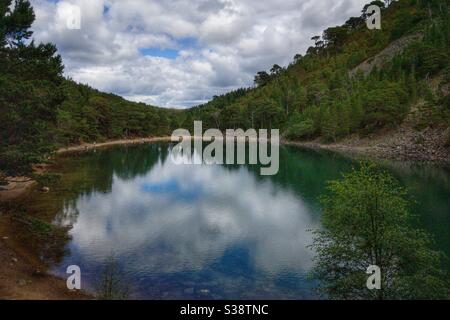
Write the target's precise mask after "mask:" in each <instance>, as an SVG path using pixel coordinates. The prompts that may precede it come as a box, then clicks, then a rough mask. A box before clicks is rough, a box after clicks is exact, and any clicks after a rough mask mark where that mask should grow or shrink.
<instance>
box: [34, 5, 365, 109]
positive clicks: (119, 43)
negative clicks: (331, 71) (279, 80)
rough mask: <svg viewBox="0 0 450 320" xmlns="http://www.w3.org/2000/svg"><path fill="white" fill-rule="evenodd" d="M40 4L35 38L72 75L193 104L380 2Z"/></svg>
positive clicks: (163, 101)
mask: <svg viewBox="0 0 450 320" xmlns="http://www.w3.org/2000/svg"><path fill="white" fill-rule="evenodd" d="M30 2H31V3H32V5H33V7H34V10H35V13H36V21H35V23H34V24H33V26H32V29H33V30H34V39H35V40H36V41H38V42H52V43H54V44H56V46H57V48H58V50H59V53H60V54H61V56H62V58H63V61H64V64H65V75H66V76H68V77H71V78H72V79H73V80H75V81H77V82H81V83H85V84H89V85H90V86H92V87H94V88H96V89H99V90H102V91H105V92H112V93H115V94H118V95H120V96H122V97H124V98H125V99H128V100H131V101H139V102H145V103H148V104H152V105H157V106H161V107H172V108H187V107H191V106H194V105H198V104H201V103H204V102H206V101H208V100H210V99H211V98H212V97H213V96H214V95H219V94H223V93H226V92H228V91H231V90H234V89H237V88H240V87H249V86H252V85H253V79H254V75H255V74H256V73H257V72H258V71H261V70H269V69H270V68H271V67H272V66H273V65H274V64H275V63H276V64H279V65H281V66H286V65H288V64H289V62H291V61H292V60H293V57H294V55H295V54H297V53H301V54H304V53H305V51H306V49H307V48H308V47H309V46H311V45H312V44H313V42H312V41H311V40H310V38H311V37H312V36H314V35H320V34H321V33H322V31H323V30H324V29H326V28H327V27H331V26H336V25H340V24H342V23H344V22H345V21H346V20H347V19H348V18H349V17H351V16H359V15H360V12H361V9H362V7H363V6H364V4H365V3H367V2H370V1H369V0H239V1H238V0H127V1H125V0H60V1H55V0H31V1H30ZM77 10H78V11H77ZM77 12H79V13H80V18H81V19H79V21H80V24H79V27H80V28H78V24H77V22H76V21H77V19H76V14H77Z"/></svg>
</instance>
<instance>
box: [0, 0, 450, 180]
mask: <svg viewBox="0 0 450 320" xmlns="http://www.w3.org/2000/svg"><path fill="white" fill-rule="evenodd" d="M372 4H377V5H379V6H380V7H382V8H383V10H382V30H369V29H368V28H367V27H366V24H365V19H366V18H367V12H366V11H367V8H368V5H367V6H365V7H364V9H363V11H362V15H361V16H359V17H351V18H349V19H348V21H347V22H346V23H345V24H344V25H342V26H336V27H331V28H328V29H326V30H325V31H324V32H323V34H322V35H321V36H315V37H313V38H312V41H313V42H314V45H313V46H311V47H310V48H309V49H308V51H307V53H306V54H305V55H304V56H302V55H300V54H297V55H296V56H295V57H294V61H293V62H292V63H291V64H290V65H289V66H287V67H286V68H283V67H280V66H279V65H274V66H273V67H272V68H271V70H270V71H269V72H266V71H261V72H258V74H257V75H256V76H255V86H254V87H252V88H242V89H238V90H236V91H233V92H230V93H228V94H225V95H222V96H217V97H214V99H212V100H211V101H210V102H209V103H207V104H205V105H201V106H198V107H194V108H192V109H188V110H186V111H180V110H178V111H177V110H173V109H163V108H158V107H154V106H148V105H145V104H143V103H134V102H130V101H126V100H124V99H123V98H121V97H119V96H116V95H113V94H106V93H102V92H99V91H97V90H95V89H92V88H90V87H88V86H86V85H80V84H77V83H75V82H74V81H72V80H70V79H66V78H65V77H64V75H63V71H64V66H63V62H62V59H61V57H60V56H59V55H58V52H57V49H56V47H55V46H54V45H53V44H36V43H35V42H34V41H33V40H32V31H30V27H31V25H32V23H33V21H34V19H35V15H34V12H33V9H32V7H31V5H30V3H29V2H28V1H25V0H17V1H15V3H14V4H13V5H12V0H6V1H1V2H0V123H1V126H0V171H1V172H3V174H6V175H19V174H27V173H29V172H30V171H31V165H32V164H33V163H39V162H41V161H42V160H43V159H45V158H46V157H47V156H48V155H49V154H50V153H51V152H53V151H54V150H55V149H56V148H58V147H61V146H65V145H69V144H78V143H82V142H94V141H97V142H99V141H105V140H110V139H119V138H127V137H141V136H161V135H168V134H170V133H171V132H172V130H173V129H175V128H179V127H183V128H188V129H189V128H191V127H192V126H193V121H194V120H202V121H203V122H204V128H208V127H214V128H219V129H226V128H243V129H247V128H256V129H258V128H268V129H270V128H280V129H281V131H282V134H283V136H284V137H285V138H287V139H289V140H311V139H320V140H321V141H323V142H334V141H338V140H339V139H341V138H343V137H346V136H348V135H350V134H359V135H361V136H366V135H368V134H370V133H372V132H376V131H377V130H380V129H383V128H395V127H397V126H399V125H400V124H401V123H402V122H403V121H404V119H405V117H406V116H407V115H408V114H410V113H411V111H412V110H414V112H415V113H414V114H415V116H414V121H415V127H416V129H417V130H422V129H423V128H426V127H433V128H439V130H442V131H443V132H447V135H450V131H449V129H448V126H449V123H450V121H449V120H450V116H449V114H450V109H449V105H450V101H449V95H448V90H449V84H450V73H449V61H450V60H449V57H450V38H449V35H450V19H449V11H448V7H449V2H448V0H446V1H440V0H400V1H395V2H392V3H391V1H385V2H382V1H374V2H372ZM408 36H414V37H413V38H414V39H415V41H412V42H411V43H408V45H407V46H405V48H402V50H400V51H399V53H398V54H396V55H395V56H394V57H392V59H387V60H386V61H382V63H381V64H380V63H377V64H371V63H372V62H373V61H375V60H376V59H375V58H374V57H376V55H377V54H379V53H380V52H381V51H382V50H383V49H385V48H387V47H388V46H389V45H392V44H393V43H396V42H395V41H397V40H401V39H404V38H405V37H408ZM361 64H365V65H366V66H367V65H369V66H370V70H369V72H368V71H367V70H365V69H364V68H361ZM447 144H449V145H450V137H448V139H447Z"/></svg>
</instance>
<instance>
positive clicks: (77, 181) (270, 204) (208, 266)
mask: <svg viewBox="0 0 450 320" xmlns="http://www.w3.org/2000/svg"><path fill="white" fill-rule="evenodd" d="M171 147H172V145H171V144H168V143H155V144H142V145H132V146H116V147H112V148H108V149H103V150H100V149H99V150H94V151H88V152H85V153H80V154H71V155H67V156H60V157H59V159H58V164H57V168H56V170H57V171H58V172H60V173H62V179H61V181H59V182H58V183H55V184H54V185H52V186H51V192H49V193H47V194H43V193H40V192H38V191H35V192H34V193H33V194H32V195H31V196H30V197H29V199H28V200H27V201H26V206H27V208H28V210H29V212H30V214H33V215H35V216H37V217H39V218H41V219H44V220H46V221H49V222H52V223H53V224H54V225H56V226H61V227H64V228H66V229H64V230H67V231H66V232H67V234H68V237H67V238H65V240H64V241H62V242H61V243H58V244H57V245H52V246H49V245H42V246H40V247H39V250H40V255H41V257H42V258H43V259H46V260H47V261H48V262H49V265H50V269H51V271H52V272H53V273H54V274H56V275H59V276H62V277H67V275H66V273H65V271H66V268H67V266H69V265H78V266H79V267H80V268H81V272H82V286H83V288H85V289H88V290H90V291H95V288H96V287H98V284H99V283H100V281H101V280H100V279H101V278H102V275H103V274H104V270H105V269H106V268H107V267H108V266H109V265H111V264H114V266H115V270H118V271H117V274H119V275H120V279H121V281H122V282H123V283H126V284H127V287H128V289H129V292H130V295H129V297H130V298H138V299H314V298H318V297H317V295H316V293H315V291H314V288H315V285H316V281H315V280H314V279H312V278H311V277H310V275H309V271H310V270H311V267H312V265H313V258H314V252H313V251H312V250H311V249H310V248H309V247H308V246H309V245H310V244H311V238H312V234H311V230H313V229H318V228H320V227H321V225H320V216H321V207H320V203H319V201H318V198H319V197H320V195H322V194H324V192H326V189H325V187H326V183H327V181H328V180H332V179H337V178H339V177H340V176H341V174H342V173H343V172H348V171H349V170H351V168H352V167H354V166H357V165H358V162H356V161H354V160H351V159H349V158H346V157H343V156H341V155H338V154H336V153H332V152H318V151H313V150H306V149H300V148H295V147H287V146H282V147H281V148H280V170H279V172H278V174H277V175H275V176H260V175H259V168H258V167H257V166H219V165H200V166H198V165H175V164H174V163H173V161H172V160H171V158H170V152H171ZM382 165H383V166H384V167H385V168H386V169H387V170H388V171H389V172H391V173H392V174H393V175H394V176H395V177H396V178H397V179H399V180H400V181H401V183H402V184H403V185H404V186H406V187H407V188H408V189H409V190H410V194H411V196H412V198H413V199H414V204H413V206H412V211H413V212H414V213H415V214H417V216H418V219H417V226H418V227H421V228H424V229H426V230H427V231H429V232H430V233H432V234H433V236H434V238H435V240H436V244H435V247H436V248H438V249H440V250H442V251H444V252H445V253H446V254H447V255H450V246H449V244H450V234H449V226H450V202H449V195H450V170H449V169H448V168H447V169H446V168H441V167H438V166H428V165H421V164H407V163H393V162H383V164H382Z"/></svg>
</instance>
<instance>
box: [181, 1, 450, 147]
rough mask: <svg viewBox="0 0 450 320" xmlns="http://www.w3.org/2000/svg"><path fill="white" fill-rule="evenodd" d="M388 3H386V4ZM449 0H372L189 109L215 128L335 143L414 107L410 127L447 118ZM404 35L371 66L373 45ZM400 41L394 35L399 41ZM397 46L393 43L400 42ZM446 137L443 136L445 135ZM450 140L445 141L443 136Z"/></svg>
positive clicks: (390, 123) (395, 121)
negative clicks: (372, 15)
mask: <svg viewBox="0 0 450 320" xmlns="http://www.w3.org/2000/svg"><path fill="white" fill-rule="evenodd" d="M371 4H375V5H378V6H379V7H381V8H382V20H381V21H382V29H381V30H369V29H368V28H367V26H366V23H365V20H366V16H367V12H366V10H367V8H368V7H369V5H371ZM388 4H389V7H388V8H386V5H388ZM448 5H449V2H448V1H439V0H436V1H433V0H430V1H425V0H422V1H421V0H403V1H394V2H392V3H391V1H385V2H382V1H374V2H371V3H370V4H368V5H366V6H365V7H364V9H363V11H362V15H361V16H360V17H351V18H349V19H348V21H347V22H346V23H345V24H344V25H342V26H337V27H331V28H328V29H326V30H325V31H324V32H323V34H322V35H320V36H319V35H318V36H315V37H313V38H312V39H311V40H312V41H313V42H314V45H313V46H311V47H310V48H309V49H308V51H307V53H306V55H304V56H302V55H300V54H298V55H296V56H295V57H294V61H293V62H292V63H291V64H290V65H289V66H288V67H287V68H282V67H280V66H279V65H274V66H273V68H271V70H270V71H269V72H266V71H261V72H259V73H258V74H257V75H256V76H255V86H256V87H255V88H252V89H247V90H243V89H242V90H238V91H235V92H231V93H229V94H226V95H224V96H220V97H216V98H215V99H213V100H212V101H211V102H209V103H207V104H205V105H203V106H199V107H197V108H193V109H192V110H189V111H188V119H187V122H186V124H185V125H186V126H188V125H189V124H190V123H191V122H192V119H197V118H199V117H200V118H201V119H202V120H203V121H204V122H206V123H207V124H208V126H219V127H220V128H234V127H242V128H249V127H253V128H271V127H272V128H281V129H282V131H283V132H284V136H285V137H286V138H288V139H312V138H317V137H321V139H322V141H323V142H331V141H336V140H338V139H340V138H342V137H344V136H347V135H349V134H351V133H359V134H362V135H367V134H369V133H371V132H373V131H376V130H378V129H381V128H384V127H388V128H389V127H391V128H392V127H395V126H398V125H399V124H400V123H401V122H402V121H403V120H404V118H405V116H406V115H407V114H408V112H410V111H411V109H412V107H416V108H418V110H417V116H416V117H415V119H416V120H417V128H418V129H420V128H424V127H426V126H443V127H447V126H448V124H449V123H450V121H449V120H450V118H449V112H450V109H449V108H450V104H449V102H450V101H449V96H448V85H449V81H450V78H449V76H450V74H449V61H450V60H449V57H450V19H449V11H448ZM407 37H410V38H411V39H413V40H414V41H410V42H409V43H406V44H407V45H406V46H405V45H404V48H400V49H402V50H399V53H398V54H396V55H395V56H394V57H391V59H385V60H386V61H381V63H377V64H375V65H374V66H372V67H371V70H370V72H368V70H365V69H364V68H358V66H359V65H360V64H362V63H363V62H365V61H366V64H367V65H369V66H370V64H371V61H370V58H372V60H375V59H373V57H374V56H376V55H377V54H378V53H379V52H380V51H382V50H383V49H385V48H386V47H388V46H389V45H390V44H392V45H393V46H394V49H396V48H395V45H396V41H397V42H398V43H401V39H404V38H407ZM399 40H400V41H399ZM399 45H400V44H399ZM449 140H450V137H449ZM449 142H450V141H449Z"/></svg>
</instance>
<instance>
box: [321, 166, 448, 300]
mask: <svg viewBox="0 0 450 320" xmlns="http://www.w3.org/2000/svg"><path fill="white" fill-rule="evenodd" d="M328 189H329V195H326V196H324V197H323V198H322V203H323V207H324V209H323V216H322V222H323V226H324V230H320V231H316V232H315V239H314V245H313V247H314V248H315V249H316V251H317V257H316V264H315V268H314V274H315V276H316V277H317V278H318V279H319V280H320V292H321V293H322V294H324V295H326V296H327V297H329V298H331V299H445V298H448V297H449V294H450V286H449V284H448V274H446V273H445V272H443V271H441V270H440V263H441V258H442V257H441V254H440V253H438V252H436V251H433V250H431V249H429V247H430V245H431V240H430V236H429V235H427V234H426V233H425V232H423V231H421V230H416V229H414V228H413V227H411V220H412V219H411V218H412V217H411V214H410V213H409V211H408V204H409V203H408V198H407V194H406V191H405V190H404V189H402V188H401V187H400V186H399V184H398V183H397V181H395V180H394V179H393V178H392V177H391V176H390V175H388V174H387V173H385V172H382V171H380V170H379V169H378V168H377V167H375V166H374V165H373V164H365V163H362V164H361V167H360V169H359V170H354V171H353V172H351V173H349V174H346V175H344V177H343V179H342V180H339V181H332V182H330V183H329V187H328ZM370 265H376V266H378V267H380V269H381V289H380V290H369V289H367V287H366V280H367V277H368V275H367V274H366V269H367V267H368V266H370Z"/></svg>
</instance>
